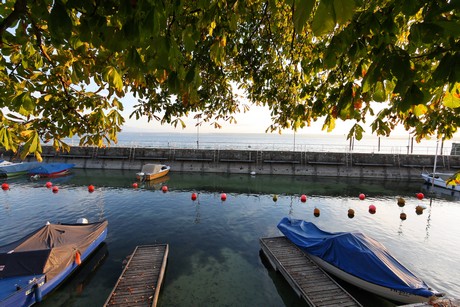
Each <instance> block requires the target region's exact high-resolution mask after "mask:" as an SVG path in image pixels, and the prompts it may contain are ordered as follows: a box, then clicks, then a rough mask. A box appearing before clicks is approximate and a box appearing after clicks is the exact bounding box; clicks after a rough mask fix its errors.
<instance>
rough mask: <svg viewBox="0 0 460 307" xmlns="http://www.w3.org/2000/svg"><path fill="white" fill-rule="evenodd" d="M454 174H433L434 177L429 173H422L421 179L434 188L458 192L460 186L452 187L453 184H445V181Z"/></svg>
mask: <svg viewBox="0 0 460 307" xmlns="http://www.w3.org/2000/svg"><path fill="white" fill-rule="evenodd" d="M453 175H454V174H453V173H452V174H451V173H435V174H434V176H433V174H432V173H431V174H430V173H422V175H421V176H422V178H423V179H424V180H425V182H426V183H428V184H431V185H434V186H436V187H440V188H444V189H448V190H452V191H460V185H453V184H449V185H448V184H447V183H446V180H447V179H449V177H451V176H453Z"/></svg>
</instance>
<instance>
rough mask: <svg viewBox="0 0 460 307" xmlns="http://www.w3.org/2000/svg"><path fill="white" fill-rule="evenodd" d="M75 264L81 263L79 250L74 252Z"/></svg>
mask: <svg viewBox="0 0 460 307" xmlns="http://www.w3.org/2000/svg"><path fill="white" fill-rule="evenodd" d="M75 264H76V265H80V264H81V255H80V252H79V251H77V252H76V253H75Z"/></svg>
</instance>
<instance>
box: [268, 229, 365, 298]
mask: <svg viewBox="0 0 460 307" xmlns="http://www.w3.org/2000/svg"><path fill="white" fill-rule="evenodd" d="M260 245H261V247H262V251H263V253H264V254H265V256H266V257H267V259H268V260H269V262H270V264H271V266H272V267H273V268H274V269H275V270H278V271H280V272H281V274H282V275H283V276H284V278H285V279H286V280H287V282H288V283H289V284H290V285H291V287H292V288H293V289H294V291H295V292H296V293H297V295H299V296H300V297H303V298H304V299H305V301H306V302H307V304H308V305H310V306H341V307H345V306H361V304H360V303H359V302H358V301H356V300H355V299H354V298H353V297H352V296H351V295H350V294H349V293H348V292H347V291H345V289H343V288H342V287H341V286H340V285H339V284H338V283H337V282H336V281H335V280H334V279H332V278H331V277H330V276H329V275H328V274H327V273H326V272H324V271H323V270H322V269H321V268H320V267H318V266H317V265H316V264H315V263H314V262H313V261H312V260H311V259H310V257H308V255H306V254H305V253H304V252H303V251H301V250H300V249H299V248H298V247H297V246H296V245H295V244H293V243H291V242H290V241H289V240H288V239H287V238H286V237H284V236H283V237H273V238H261V239H260Z"/></svg>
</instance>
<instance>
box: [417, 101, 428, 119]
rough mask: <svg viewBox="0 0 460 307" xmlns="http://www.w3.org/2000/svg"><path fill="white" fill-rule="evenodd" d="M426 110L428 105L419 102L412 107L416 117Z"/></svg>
mask: <svg viewBox="0 0 460 307" xmlns="http://www.w3.org/2000/svg"><path fill="white" fill-rule="evenodd" d="M426 112H428V107H427V106H426V105H424V104H419V105H416V106H415V107H414V114H415V116H417V117H420V116H422V115H424V114H426Z"/></svg>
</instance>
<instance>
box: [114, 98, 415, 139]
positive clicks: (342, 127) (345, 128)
mask: <svg viewBox="0 0 460 307" xmlns="http://www.w3.org/2000/svg"><path fill="white" fill-rule="evenodd" d="M135 101H136V100H135V98H131V99H128V98H125V99H123V103H124V106H125V110H124V112H123V116H124V117H125V120H126V122H125V124H124V127H123V129H124V131H127V132H135V131H144V132H177V133H197V132H198V129H199V133H265V130H266V129H267V128H268V127H269V126H270V124H271V116H270V111H269V109H268V107H260V106H255V105H250V104H249V105H250V110H249V111H248V112H246V113H242V112H241V113H237V114H235V115H234V117H235V118H236V120H237V123H236V124H234V123H232V124H231V123H229V122H226V121H220V122H219V123H220V125H221V126H222V128H221V129H216V128H214V126H212V125H210V124H209V123H203V124H202V125H201V126H200V127H199V128H197V127H196V120H195V119H193V117H194V115H195V113H191V114H190V116H189V118H182V119H183V120H184V122H185V123H186V125H187V127H186V128H185V129H182V127H181V126H180V125H178V126H177V128H174V127H173V126H171V125H167V124H165V125H161V124H160V123H159V122H156V121H151V122H147V119H146V118H141V119H139V120H136V119H135V118H132V119H129V114H131V113H132V111H133V107H132V106H133V104H134V102H135ZM323 123H324V119H322V118H321V119H319V120H317V121H316V122H313V123H312V124H311V126H310V127H306V128H304V129H301V130H298V131H297V134H324V135H326V134H329V135H346V134H348V132H349V130H350V129H351V127H352V126H353V125H354V124H355V122H354V121H346V122H344V121H342V120H337V121H336V127H335V129H334V130H333V131H332V132H329V133H328V132H327V131H322V130H321V129H322V126H323ZM370 123H371V120H370V119H369V120H367V121H366V124H370ZM361 125H362V126H363V127H364V129H365V131H366V132H365V134H369V135H370V134H371V131H372V129H371V127H370V126H365V124H363V123H361ZM273 133H277V132H273ZM282 133H283V134H293V131H292V130H284V131H283V132H282ZM406 135H408V132H406V131H405V130H404V128H403V127H400V128H398V129H397V130H395V131H393V132H392V136H406Z"/></svg>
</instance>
